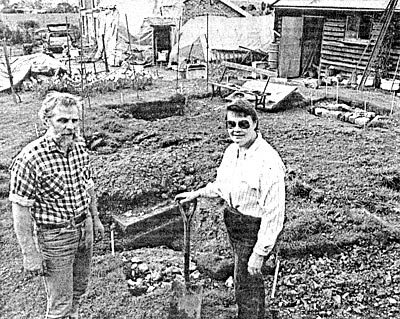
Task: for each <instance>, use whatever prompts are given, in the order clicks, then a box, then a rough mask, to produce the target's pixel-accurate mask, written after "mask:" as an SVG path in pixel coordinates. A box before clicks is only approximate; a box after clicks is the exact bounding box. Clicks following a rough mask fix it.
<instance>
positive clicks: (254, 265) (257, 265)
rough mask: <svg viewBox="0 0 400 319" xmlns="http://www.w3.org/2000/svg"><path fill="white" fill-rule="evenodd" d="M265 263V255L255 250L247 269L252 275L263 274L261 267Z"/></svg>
mask: <svg viewBox="0 0 400 319" xmlns="http://www.w3.org/2000/svg"><path fill="white" fill-rule="evenodd" d="M263 263H264V256H261V255H259V254H257V253H255V252H253V253H252V254H251V256H250V258H249V262H248V264H247V271H248V272H249V274H250V275H252V276H254V275H261V267H262V265H263Z"/></svg>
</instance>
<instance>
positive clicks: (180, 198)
mask: <svg viewBox="0 0 400 319" xmlns="http://www.w3.org/2000/svg"><path fill="white" fill-rule="evenodd" d="M199 196H200V193H199V192H198V191H193V192H184V193H180V194H178V195H176V196H175V201H176V202H180V203H181V204H183V203H185V202H190V201H192V200H194V199H196V198H197V197H199Z"/></svg>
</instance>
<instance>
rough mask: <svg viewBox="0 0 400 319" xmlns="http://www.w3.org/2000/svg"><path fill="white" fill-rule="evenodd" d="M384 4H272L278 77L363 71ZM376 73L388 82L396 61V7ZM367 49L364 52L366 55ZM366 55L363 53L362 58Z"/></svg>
mask: <svg viewBox="0 0 400 319" xmlns="http://www.w3.org/2000/svg"><path fill="white" fill-rule="evenodd" d="M388 2H389V0H381V1H379V0H363V1H360V0H281V1H277V2H276V3H275V4H274V8H275V30H276V31H277V32H278V33H279V34H280V37H277V38H276V41H277V43H279V68H278V70H279V75H280V76H281V77H289V78H291V77H298V76H302V75H304V74H305V73H306V72H307V71H308V70H310V69H317V70H320V71H321V73H322V74H324V73H325V72H326V71H327V70H328V69H331V70H332V69H333V70H334V71H336V72H341V73H343V74H345V75H349V76H350V75H351V74H352V73H353V72H354V71H355V70H356V69H357V73H358V74H360V73H362V72H363V70H364V69H365V66H366V64H367V62H368V58H369V52H370V50H371V47H372V45H371V42H370V39H371V37H372V34H373V32H375V33H376V32H377V30H378V29H379V21H380V19H381V17H382V15H383V13H384V11H385V9H386V7H387V5H388ZM383 46H384V47H383V50H382V52H383V53H382V54H380V56H379V59H378V64H376V66H377V68H376V70H377V71H378V70H379V72H380V75H381V76H382V77H388V78H392V77H393V76H394V75H395V71H396V65H397V64H398V60H399V57H400V5H397V7H396V10H395V11H394V15H393V18H392V21H391V24H390V25H389V29H388V32H387V33H386V36H385V41H384V43H383ZM366 48H367V49H366ZM364 51H366V52H364Z"/></svg>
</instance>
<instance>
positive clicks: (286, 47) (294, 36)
mask: <svg viewBox="0 0 400 319" xmlns="http://www.w3.org/2000/svg"><path fill="white" fill-rule="evenodd" d="M281 33H282V34H281V42H280V49H279V76H280V77H285V78H295V77H298V76H299V75H300V71H301V70H300V68H301V37H302V35H303V17H285V16H283V17H282V32H281Z"/></svg>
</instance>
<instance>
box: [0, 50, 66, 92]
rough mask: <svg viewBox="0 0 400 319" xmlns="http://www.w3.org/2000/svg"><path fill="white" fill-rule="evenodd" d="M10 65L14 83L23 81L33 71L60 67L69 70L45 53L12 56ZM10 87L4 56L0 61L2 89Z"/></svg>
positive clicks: (0, 86)
mask: <svg viewBox="0 0 400 319" xmlns="http://www.w3.org/2000/svg"><path fill="white" fill-rule="evenodd" d="M10 66H11V74H12V77H13V84H14V85H17V84H19V83H20V82H22V81H23V80H24V79H25V78H26V77H27V76H28V75H29V73H30V72H31V71H32V72H36V73H46V74H48V73H51V72H55V71H57V70H59V69H63V70H65V71H67V67H66V66H65V65H64V64H63V63H61V62H60V61H58V60H56V59H54V58H52V57H51V56H48V55H47V54H43V53H36V54H30V55H22V56H19V57H11V58H10ZM9 88H10V79H9V76H8V71H7V64H6V61H5V59H4V58H3V59H1V61H0V91H5V90H8V89H9Z"/></svg>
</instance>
